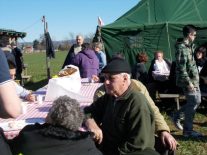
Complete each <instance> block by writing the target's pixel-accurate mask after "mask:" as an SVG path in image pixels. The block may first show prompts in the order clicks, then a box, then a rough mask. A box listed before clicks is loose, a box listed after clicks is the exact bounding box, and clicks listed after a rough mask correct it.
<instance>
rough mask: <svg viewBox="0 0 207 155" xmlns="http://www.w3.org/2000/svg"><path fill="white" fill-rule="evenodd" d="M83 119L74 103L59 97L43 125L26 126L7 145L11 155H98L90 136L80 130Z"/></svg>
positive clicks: (65, 97) (98, 152) (75, 102)
mask: <svg viewBox="0 0 207 155" xmlns="http://www.w3.org/2000/svg"><path fill="white" fill-rule="evenodd" d="M83 118H84V115H83V113H82V111H81V109H80V106H79V103H78V102H77V101H76V100H74V99H71V98H70V97H68V96H61V97H59V98H58V99H56V100H55V101H54V102H53V105H52V107H51V108H50V110H49V113H48V115H47V118H46V123H45V124H42V125H41V124H37V123H36V124H35V125H28V126H26V127H24V128H23V129H22V130H21V131H20V134H19V135H18V136H17V137H15V138H14V139H13V140H11V141H10V142H9V144H10V147H11V150H12V153H13V155H19V154H23V155H101V152H100V151H99V150H98V149H97V148H96V146H95V144H94V142H93V140H92V138H91V133H90V132H83V131H79V127H80V126H81V125H82V122H83Z"/></svg>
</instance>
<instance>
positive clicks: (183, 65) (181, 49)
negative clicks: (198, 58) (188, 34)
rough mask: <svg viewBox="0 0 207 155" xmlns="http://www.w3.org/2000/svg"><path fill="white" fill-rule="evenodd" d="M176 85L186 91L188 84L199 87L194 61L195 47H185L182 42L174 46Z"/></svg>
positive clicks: (192, 45)
mask: <svg viewBox="0 0 207 155" xmlns="http://www.w3.org/2000/svg"><path fill="white" fill-rule="evenodd" d="M175 49H176V52H175V58H176V85H177V86H179V87H181V88H183V89H184V90H187V88H188V86H189V85H190V83H192V84H193V85H194V87H199V75H198V69H197V67H196V62H195V59H194V51H195V45H194V44H191V45H187V44H186V43H185V42H184V41H181V42H177V43H176V45H175Z"/></svg>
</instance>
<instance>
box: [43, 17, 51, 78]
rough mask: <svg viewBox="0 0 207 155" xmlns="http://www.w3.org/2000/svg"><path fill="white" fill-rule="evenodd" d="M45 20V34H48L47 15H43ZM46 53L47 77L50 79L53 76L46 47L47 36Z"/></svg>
mask: <svg viewBox="0 0 207 155" xmlns="http://www.w3.org/2000/svg"><path fill="white" fill-rule="evenodd" d="M43 22H44V35H45V36H46V33H47V32H48V24H47V22H46V20H45V16H43ZM45 54H46V67H47V79H48V81H49V79H50V78H51V76H50V61H49V60H50V59H49V57H48V56H47V49H46V38H45Z"/></svg>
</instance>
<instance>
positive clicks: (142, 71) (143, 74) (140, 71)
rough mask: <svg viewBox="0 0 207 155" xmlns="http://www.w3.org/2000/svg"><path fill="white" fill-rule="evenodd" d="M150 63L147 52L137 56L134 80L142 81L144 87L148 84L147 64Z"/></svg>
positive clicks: (133, 73) (133, 74) (133, 71)
mask: <svg viewBox="0 0 207 155" xmlns="http://www.w3.org/2000/svg"><path fill="white" fill-rule="evenodd" d="M147 61H148V56H147V54H146V53H145V52H141V53H138V54H137V64H136V65H135V66H134V67H133V70H132V78H133V79H136V80H139V81H141V82H142V83H143V84H144V85H146V84H147V82H148V74H147V69H146V67H145V63H146V62H147Z"/></svg>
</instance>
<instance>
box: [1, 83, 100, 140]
mask: <svg viewBox="0 0 207 155" xmlns="http://www.w3.org/2000/svg"><path fill="white" fill-rule="evenodd" d="M101 85H102V84H101V83H82V87H81V91H80V94H81V95H83V96H84V97H85V99H86V100H85V101H81V102H80V106H81V107H85V106H88V105H90V104H91V103H92V101H93V95H94V92H95V91H96V89H97V88H98V87H99V86H101ZM41 91H42V90H41ZM51 106H52V102H43V104H41V105H40V104H37V103H28V104H27V111H26V113H25V114H22V115H20V116H19V117H17V118H16V119H0V126H1V123H4V122H10V121H14V120H26V122H27V120H31V119H32V120H33V121H35V120H43V119H45V117H46V116H47V113H48V111H49V108H50V107H51ZM37 122H38V121H37ZM19 131H20V130H14V131H5V132H4V133H5V135H6V137H7V138H8V139H12V138H14V137H15V136H17V135H18V133H19Z"/></svg>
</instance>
